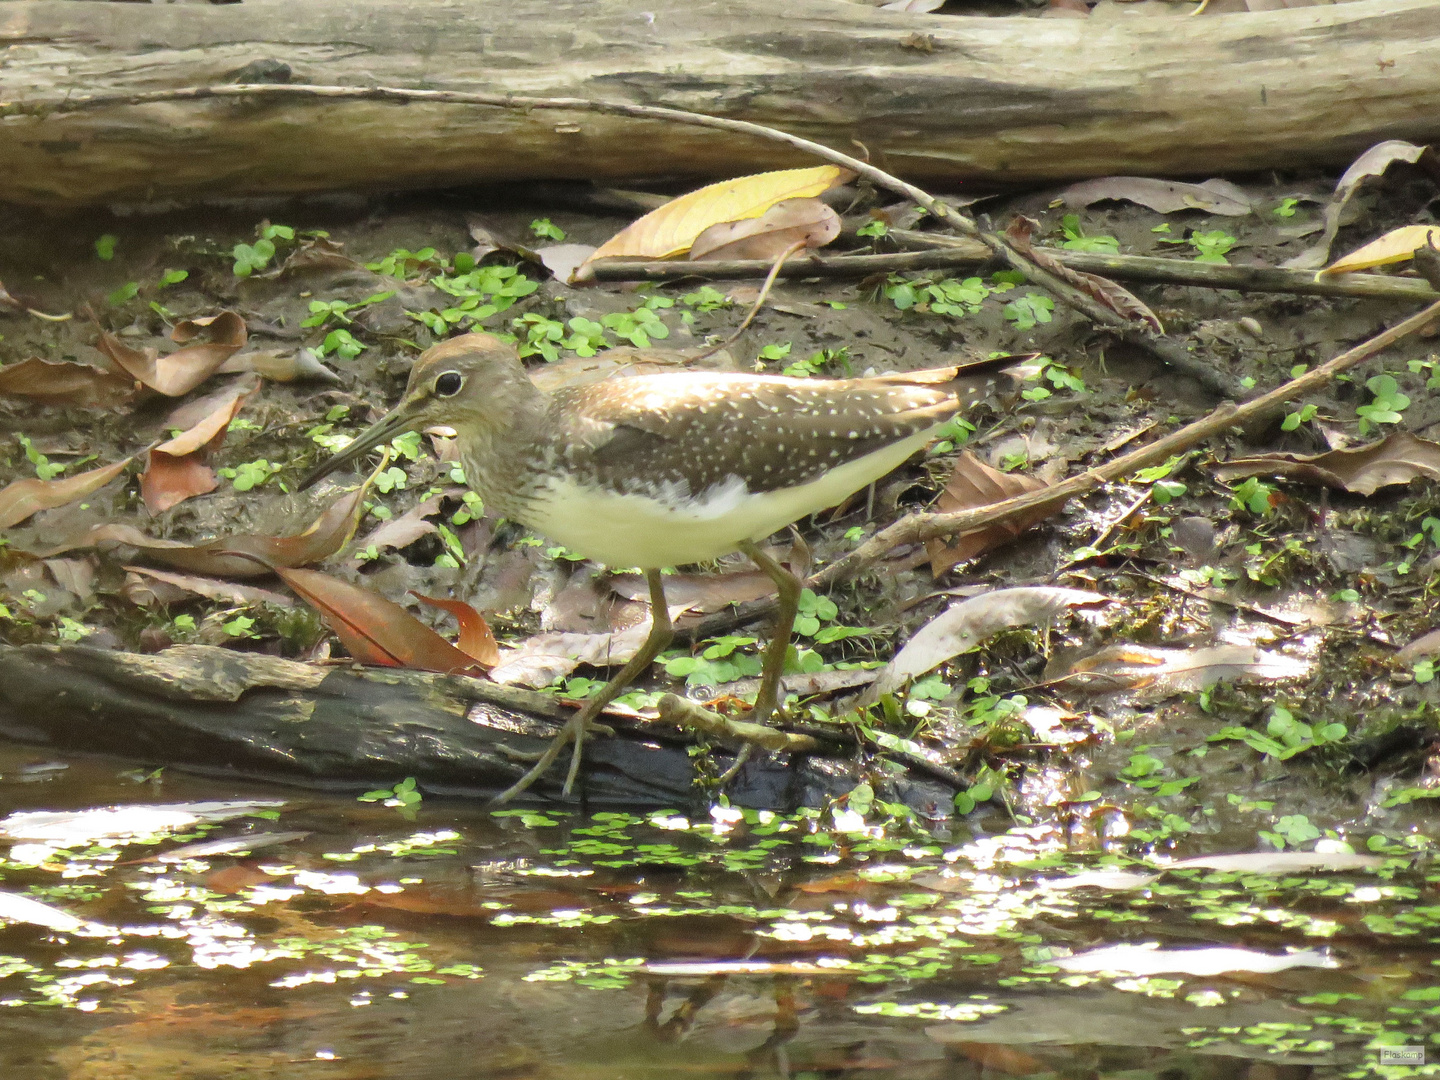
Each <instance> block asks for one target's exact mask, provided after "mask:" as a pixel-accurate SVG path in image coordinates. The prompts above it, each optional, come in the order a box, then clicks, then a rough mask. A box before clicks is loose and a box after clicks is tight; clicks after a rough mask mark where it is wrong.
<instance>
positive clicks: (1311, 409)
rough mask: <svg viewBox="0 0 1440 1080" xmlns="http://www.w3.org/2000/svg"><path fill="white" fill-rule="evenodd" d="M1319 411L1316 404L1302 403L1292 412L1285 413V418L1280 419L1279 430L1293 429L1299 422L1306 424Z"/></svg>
mask: <svg viewBox="0 0 1440 1080" xmlns="http://www.w3.org/2000/svg"><path fill="white" fill-rule="evenodd" d="M1319 411H1320V410H1319V407H1318V406H1315V405H1302V406H1301V407H1300V408H1298V409H1296V410H1295V411H1294V412H1292V413H1286V414H1285V419H1284V420H1282V421H1280V430H1281V431H1294V430H1295V429H1296V428H1298V427H1299V426H1300V425H1301V424H1308V423H1309V422H1310V421H1311V420H1313V419H1315V414H1316V413H1317V412H1319Z"/></svg>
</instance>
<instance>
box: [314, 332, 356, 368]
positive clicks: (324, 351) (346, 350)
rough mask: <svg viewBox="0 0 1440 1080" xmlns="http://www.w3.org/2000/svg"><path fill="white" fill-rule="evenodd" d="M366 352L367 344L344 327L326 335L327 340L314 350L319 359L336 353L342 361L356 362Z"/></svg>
mask: <svg viewBox="0 0 1440 1080" xmlns="http://www.w3.org/2000/svg"><path fill="white" fill-rule="evenodd" d="M364 351H365V343H364V342H363V341H361V340H359V339H358V338H357V337H356V336H355V335H354V334H352V333H350V331H349V330H346V329H345V328H344V327H343V326H342V327H336V328H335V329H334V330H331V331H330V332H329V333H328V334H326V335H325V340H324V341H322V342H320V344H319V345H317V346H316V347H315V349H314V353H315V355H316V356H317V357H319V356H329V355H330V354H331V353H334V354H335V355H336V356H338V357H340V358H341V359H342V360H354V359H355V357H357V356H359V355H360V354H361V353H362V352H364Z"/></svg>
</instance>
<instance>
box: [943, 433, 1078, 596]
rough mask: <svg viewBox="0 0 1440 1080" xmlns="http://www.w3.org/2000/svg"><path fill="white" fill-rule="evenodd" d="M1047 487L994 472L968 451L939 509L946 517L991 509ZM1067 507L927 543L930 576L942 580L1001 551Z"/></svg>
mask: <svg viewBox="0 0 1440 1080" xmlns="http://www.w3.org/2000/svg"><path fill="white" fill-rule="evenodd" d="M1045 486H1046V485H1045V483H1044V482H1043V481H1040V480H1036V479H1034V478H1033V477H1030V476H1026V475H1025V474H1023V473H1002V472H1000V471H999V470H998V469H992V468H991V467H990V466H989V465H986V464H985V463H984V462H983V461H981V460H980V459H979V458H978V457H976V456H975V455H974V454H972V453H971V452H970V451H968V450H965V451H963V452H962V453H961V454H960V457H959V459H958V460H957V461H956V462H955V470H954V472H952V473H951V474H950V479H949V481H948V482H947V483H946V485H945V490H944V491H943V492H941V493H940V498H939V499H938V500H937V501H936V503H935V509H936V510H937V511H939V512H940V513H942V514H949V513H952V512H954V511H956V510H970V509H974V508H975V507H977V506H988V505H989V504H990V503H997V502H1001V501H1003V500H1005V499H1009V498H1012V497H1014V496H1016V495H1024V494H1025V493H1026V492H1029V491H1039V490H1040V489H1041V488H1043V487H1045ZM1063 505H1064V500H1059V501H1057V502H1056V503H1054V504H1053V505H1050V506H1039V507H1036V508H1035V510H1034V511H1033V512H1032V513H1030V514H1028V515H1026V516H1025V517H1023V518H1019V519H1017V520H1015V521H1005V522H1001V523H1000V524H998V525H987V526H986V527H984V528H983V529H978V530H976V531H975V532H970V533H965V534H964V535H963V536H957V537H954V538H952V539H951V540H949V541H946V540H945V539H943V538H936V539H934V540H927V541H925V551H926V553H927V554H928V555H929V556H930V572H931V573H932V574H933V575H934V576H935V577H937V578H938V577H939V576H940V575H941V574H943V573H945V571H946V570H949V569H950V568H951V567H952V566H957V565H959V564H960V563H962V562H966V561H968V560H970V559H973V558H975V557H976V556H978V555H981V554H983V553H984V552H986V551H989V550H990V549H991V548H993V547H998V546H999V545H1000V544H1003V543H1005V542H1006V541H1007V540H1013V539H1014V538H1015V537H1017V536H1019V535H1020V534H1021V533H1022V532H1024V531H1025V530H1026V529H1028V528H1030V526H1032V525H1038V524H1039V523H1040V522H1042V521H1044V520H1045V519H1046V518H1049V517H1050V516H1052V515H1053V514H1054V513H1055V512H1056V511H1058V510H1059V509H1060V508H1061V507H1062V506H1063Z"/></svg>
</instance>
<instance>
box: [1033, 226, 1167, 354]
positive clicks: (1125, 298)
mask: <svg viewBox="0 0 1440 1080" xmlns="http://www.w3.org/2000/svg"><path fill="white" fill-rule="evenodd" d="M1039 224H1040V223H1039V222H1038V221H1036V220H1035V219H1034V218H1028V217H1024V216H1023V215H1016V217H1015V219H1014V220H1013V221H1012V222H1011V223H1010V227H1009V228H1008V229H1006V230H1005V239H1007V240H1009V241H1010V243H1011V244H1012V245H1013V246H1014V247H1015V248H1016V249H1017V250H1018V251H1020V252H1022V253H1023V254H1025V255H1028V256H1029V257H1030V258H1031V259H1033V260H1034V261H1035V263H1036V265H1038V266H1040V267H1042V268H1043V269H1045V270H1048V271H1050V273H1052V274H1054V275H1055V276H1056V277H1058V278H1062V279H1063V280H1065V281H1068V282H1069V283H1070V284H1071V285H1073V286H1075V288H1077V289H1079V290H1080V291H1081V292H1083V293H1087V294H1088V295H1090V296H1092V297H1094V298H1095V299H1096V300H1098V301H1100V303H1102V304H1104V305H1105V306H1106V307H1108V308H1109V309H1110V310H1111V311H1113V312H1115V314H1117V315H1119V316H1121V317H1123V318H1126V319H1129V320H1130V321H1131V322H1138V323H1144V324H1145V325H1146V326H1148V327H1150V328H1151V329H1152V330H1154V331H1155V333H1157V334H1163V333H1164V332H1165V327H1164V326H1163V325H1162V324H1161V322H1160V318H1159V316H1157V315H1156V314H1155V313H1154V312H1153V311H1151V310H1150V309H1149V308H1148V307H1146V306H1145V303H1144V302H1143V301H1142V300H1141V299H1140V298H1139V297H1138V296H1136V295H1135V294H1134V293H1132V292H1130V291H1129V290H1128V289H1126V288H1124V287H1123V286H1121V285H1117V284H1116V283H1115V282H1113V281H1111V280H1110V279H1109V278H1104V277H1100V276H1099V275H1098V274H1086V273H1084V272H1082V271H1080V270H1072V269H1070V267H1068V266H1066V265H1064V264H1063V263H1062V262H1060V260H1058V259H1056V258H1055V256H1053V255H1051V254H1050V253H1049V252H1047V251H1046V250H1045V249H1044V248H1037V247H1033V246H1031V244H1030V234H1031V233H1032V232H1033V231H1034V230H1035V229H1036V228H1037V227H1038V226H1039Z"/></svg>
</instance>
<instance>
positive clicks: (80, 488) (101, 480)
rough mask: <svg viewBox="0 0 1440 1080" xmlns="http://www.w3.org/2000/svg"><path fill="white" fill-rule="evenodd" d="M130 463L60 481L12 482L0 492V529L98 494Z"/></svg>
mask: <svg viewBox="0 0 1440 1080" xmlns="http://www.w3.org/2000/svg"><path fill="white" fill-rule="evenodd" d="M133 460H134V459H133V458H128V457H127V458H126V459H125V460H124V461H117V462H116V463H115V464H114V465H105V466H102V467H101V468H98V469H91V470H90V471H89V472H83V473H77V474H76V475H74V476H67V477H65V478H64V479H62V480H16V481H15V482H14V483H13V484H10V485H9V486H8V487H6V488H4V489H3V490H0V529H8V528H10V526H12V525H18V524H20V522H22V521H24V520H25V519H26V518H28V517H30V515H32V514H36V513H39V512H40V511H41V510H53V509H54V508H55V507H57V506H64V505H65V504H66V503H70V502H74V501H75V500H76V499H82V498H84V497H85V496H86V495H89V494H91V493H92V492H95V491H98V490H100V489H101V488H102V487H104V486H105V485H106V484H108V483H110V481H111V480H114V479H115V478H116V477H117V476H119V475H120V474H121V473H122V472H124V471H125V466H127V465H129V464H130V462H131V461H133ZM52 554H58V552H54V553H52Z"/></svg>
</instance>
